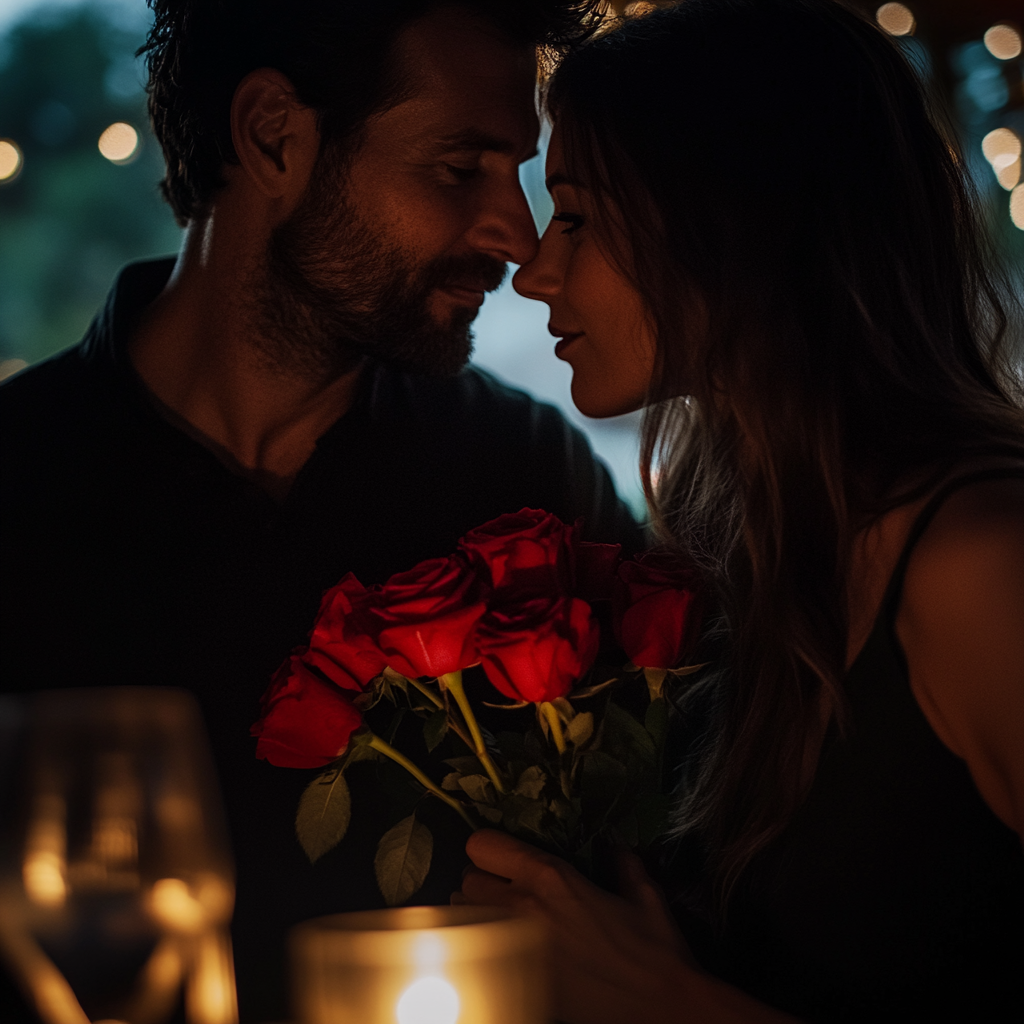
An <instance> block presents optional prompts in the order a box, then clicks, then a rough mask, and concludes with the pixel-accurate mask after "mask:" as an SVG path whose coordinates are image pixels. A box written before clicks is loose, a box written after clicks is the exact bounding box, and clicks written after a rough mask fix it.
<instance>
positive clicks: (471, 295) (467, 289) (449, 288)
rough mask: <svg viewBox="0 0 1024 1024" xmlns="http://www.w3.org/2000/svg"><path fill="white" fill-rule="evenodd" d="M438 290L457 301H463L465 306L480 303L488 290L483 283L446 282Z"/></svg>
mask: <svg viewBox="0 0 1024 1024" xmlns="http://www.w3.org/2000/svg"><path fill="white" fill-rule="evenodd" d="M440 290H441V291H443V292H444V293H445V294H446V295H450V296H451V297H452V298H454V299H456V300H458V301H459V302H464V303H465V304H466V305H467V306H479V305H481V303H483V301H484V295H485V294H486V293H487V292H488V291H490V289H489V288H485V287H484V286H483V285H475V284H446V285H444V286H442V288H441V289H440Z"/></svg>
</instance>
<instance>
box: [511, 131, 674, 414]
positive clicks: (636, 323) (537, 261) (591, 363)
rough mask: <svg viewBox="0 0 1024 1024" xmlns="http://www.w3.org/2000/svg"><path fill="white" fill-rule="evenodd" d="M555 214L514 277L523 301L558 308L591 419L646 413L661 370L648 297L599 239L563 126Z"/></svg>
mask: <svg viewBox="0 0 1024 1024" xmlns="http://www.w3.org/2000/svg"><path fill="white" fill-rule="evenodd" d="M547 173H548V191H550V193H551V197H552V198H553V199H554V201H555V214H554V216H553V217H552V218H551V223H550V224H549V225H548V229H547V231H545V232H544V237H543V238H542V239H541V241H540V249H539V250H538V253H537V256H536V257H535V258H534V259H533V260H531V261H530V262H529V263H527V264H524V265H523V266H522V267H521V268H520V269H519V270H518V271H517V272H516V275H515V277H514V278H513V279H512V284H513V286H514V287H515V289H516V291H517V292H519V294H520V295H525V296H526V298H528V299H538V300H540V301H541V302H546V303H547V304H548V306H549V307H550V308H551V319H550V320H549V321H548V330H549V331H550V332H551V333H552V334H553V335H554V336H555V337H556V338H559V339H561V340H560V341H559V342H558V344H557V345H556V346H555V355H556V356H558V358H559V359H564V360H565V361H566V362H567V363H568V364H569V365H570V366H571V367H572V400H573V402H574V403H575V405H576V408H577V409H579V411H580V412H582V413H583V414H584V415H585V416H594V417H604V416H618V415H620V414H622V413H626V412H632V411H633V410H634V409H639V408H640V407H641V406H642V405H643V404H644V400H645V398H646V396H647V389H648V385H649V384H650V381H651V375H652V373H653V371H654V352H655V346H654V332H653V329H652V328H651V326H650V322H649V318H648V317H647V315H646V309H645V306H644V302H643V300H642V298H641V296H640V293H639V292H637V290H636V289H635V288H634V287H633V285H632V284H630V282H629V281H628V280H627V279H626V278H625V277H623V276H622V274H621V273H620V272H619V271H618V270H617V269H616V268H615V267H614V266H613V264H612V263H611V262H610V261H609V259H608V258H607V257H606V256H605V254H604V252H603V251H602V249H601V247H600V246H599V245H598V241H597V237H596V234H595V222H594V200H595V196H594V195H593V194H592V193H591V192H590V191H589V190H587V189H585V188H582V187H580V186H579V185H577V184H575V183H574V182H573V180H572V177H571V175H570V174H569V173H568V172H567V170H566V167H565V164H564V161H563V157H562V143H561V137H560V133H559V130H558V126H557V125H556V126H555V129H554V131H553V132H552V135H551V144H550V146H549V147H548V162H547Z"/></svg>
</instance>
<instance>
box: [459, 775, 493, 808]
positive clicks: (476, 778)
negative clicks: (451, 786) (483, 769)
mask: <svg viewBox="0 0 1024 1024" xmlns="http://www.w3.org/2000/svg"><path fill="white" fill-rule="evenodd" d="M459 785H460V786H461V787H462V792H463V793H465V794H466V795H467V796H468V797H469V798H470V800H475V801H478V802H479V803H482V804H493V803H494V787H493V786H492V785H491V780H490V779H489V778H487V776H486V775H463V777H462V778H461V779H459Z"/></svg>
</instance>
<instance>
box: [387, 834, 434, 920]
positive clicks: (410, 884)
mask: <svg viewBox="0 0 1024 1024" xmlns="http://www.w3.org/2000/svg"><path fill="white" fill-rule="evenodd" d="M433 853H434V837H433V836H432V835H431V834H430V829H428V828H427V826H426V825H424V824H422V822H419V821H417V820H416V815H415V814H410V815H409V817H408V818H403V819H402V820H401V821H400V822H399V823H398V824H397V825H395V827H394V828H391V829H388V831H387V832H385V833H384V835H382V836H381V839H380V842H379V843H378V844H377V854H376V856H375V857H374V858H373V870H374V874H376V876H377V885H378V886H379V887H380V891H381V894H382V895H383V897H384V902H385V903H386V904H387V905H388V906H389V907H397V906H398V905H399V904H400V903H404V902H405V901H406V900H407V899H409V897H410V896H412V895H413V893H415V892H416V891H417V889H419V888H420V886H421V885H423V883H424V882H425V881H426V878H427V872H428V871H429V870H430V858H431V856H432V855H433Z"/></svg>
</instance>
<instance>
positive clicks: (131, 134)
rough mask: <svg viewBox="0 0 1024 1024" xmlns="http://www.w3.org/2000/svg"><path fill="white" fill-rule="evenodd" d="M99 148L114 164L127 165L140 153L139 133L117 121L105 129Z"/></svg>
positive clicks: (98, 144)
mask: <svg viewBox="0 0 1024 1024" xmlns="http://www.w3.org/2000/svg"><path fill="white" fill-rule="evenodd" d="M97 146H98V147H99V151H100V152H101V153H102V154H103V155H104V156H105V157H106V158H107V159H108V160H109V161H110V162H111V163H112V164H126V163H129V162H130V161H131V160H132V159H133V158H134V157H135V154H136V153H138V151H139V133H138V132H137V131H136V130H135V129H134V128H133V127H132V126H131V125H130V124H126V123H125V122H124V121H115V122H114V123H113V124H112V125H110V126H109V127H107V128H105V129H104V131H103V134H102V135H101V136H100V140H99V142H98V143H97Z"/></svg>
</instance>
